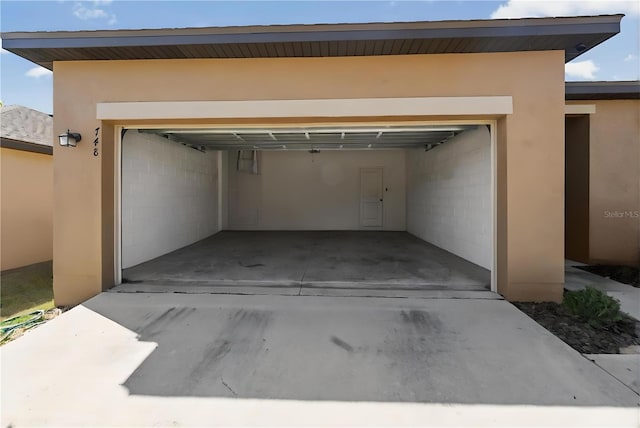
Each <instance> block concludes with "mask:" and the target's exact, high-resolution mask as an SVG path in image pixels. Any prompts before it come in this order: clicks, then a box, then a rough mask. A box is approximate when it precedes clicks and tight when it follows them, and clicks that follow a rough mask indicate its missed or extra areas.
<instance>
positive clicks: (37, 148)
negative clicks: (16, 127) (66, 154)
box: [0, 137, 53, 155]
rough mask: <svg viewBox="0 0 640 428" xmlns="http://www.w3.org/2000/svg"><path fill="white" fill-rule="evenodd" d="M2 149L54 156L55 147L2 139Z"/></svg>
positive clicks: (0, 142)
mask: <svg viewBox="0 0 640 428" xmlns="http://www.w3.org/2000/svg"><path fill="white" fill-rule="evenodd" d="M0 147H4V148H7V149H14V150H22V151H23V152H32V153H42V154H45V155H53V147H52V146H46V145H44V144H36V143H29V142H27V141H20V140H14V139H11V138H5V137H0Z"/></svg>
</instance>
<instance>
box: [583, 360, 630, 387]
mask: <svg viewBox="0 0 640 428" xmlns="http://www.w3.org/2000/svg"><path fill="white" fill-rule="evenodd" d="M585 357H587V358H588V359H590V360H591V361H593V362H594V363H596V364H597V365H598V366H600V367H602V368H603V369H604V370H605V371H606V372H607V373H609V374H610V375H611V376H613V377H615V378H616V379H618V380H619V381H620V382H622V383H624V384H625V385H627V386H628V387H629V388H631V389H632V390H634V391H635V392H636V394H640V355H637V354H635V355H634V354H627V355H622V354H587V355H585Z"/></svg>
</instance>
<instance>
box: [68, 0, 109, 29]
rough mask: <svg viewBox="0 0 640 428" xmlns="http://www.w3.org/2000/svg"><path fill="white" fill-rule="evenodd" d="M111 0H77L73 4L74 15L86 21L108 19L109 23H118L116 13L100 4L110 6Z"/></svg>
mask: <svg viewBox="0 0 640 428" xmlns="http://www.w3.org/2000/svg"><path fill="white" fill-rule="evenodd" d="M109 4H111V0H93V1H91V2H80V1H77V2H75V3H74V5H73V15H74V16H75V17H76V18H79V19H82V20H83V21H86V20H88V19H106V20H107V23H108V24H109V25H113V24H115V23H116V21H117V19H116V15H115V13H111V12H109V11H107V10H106V9H105V8H102V7H100V6H108V5H109Z"/></svg>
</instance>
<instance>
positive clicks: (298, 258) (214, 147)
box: [118, 122, 494, 296]
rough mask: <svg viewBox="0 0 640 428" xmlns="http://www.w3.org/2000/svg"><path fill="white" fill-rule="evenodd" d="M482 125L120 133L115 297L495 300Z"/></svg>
mask: <svg viewBox="0 0 640 428" xmlns="http://www.w3.org/2000/svg"><path fill="white" fill-rule="evenodd" d="M490 125H491V124H490V122H487V123H444V124H443V123H424V124H420V125H416V124H411V125H388V124H385V125H380V124H366V125H365V124H358V125H349V126H346V125H341V126H335V125H332V126H296V127H291V126H288V127H277V126H275V127H269V128H265V127H260V128H256V127H239V126H236V127H228V126H216V127H202V126H200V127H189V126H183V127H169V126H162V125H155V126H153V127H145V128H142V127H140V128H126V129H125V130H124V132H122V138H121V140H120V156H119V157H120V177H121V183H120V189H121V190H120V212H121V216H120V234H121V235H120V236H121V240H120V245H121V247H120V248H121V253H120V254H121V269H122V270H121V275H122V276H121V281H122V283H123V284H122V285H121V286H120V287H119V288H118V289H119V290H125V291H142V290H152V291H159V290H171V291H179V292H189V291H197V292H202V291H203V290H206V291H207V292H214V293H215V292H220V293H278V294H322V295H324V294H329V295H377V296H386V295H393V296H397V295H407V296H413V295H433V294H434V293H435V294H437V293H440V294H442V293H449V294H448V295H451V293H453V295H455V294H456V293H458V294H460V293H468V292H478V291H484V292H486V291H487V290H494V288H493V287H492V275H491V271H492V266H493V232H492V231H493V214H492V212H493V211H492V210H493V204H492V183H493V179H492V136H491V126H490Z"/></svg>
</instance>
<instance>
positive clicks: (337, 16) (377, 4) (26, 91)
mask: <svg viewBox="0 0 640 428" xmlns="http://www.w3.org/2000/svg"><path fill="white" fill-rule="evenodd" d="M608 13H624V14H626V15H627V16H626V17H625V18H624V19H623V21H622V31H621V33H620V34H618V35H617V36H615V37H614V38H613V39H611V40H609V41H607V42H606V43H604V44H602V45H600V46H598V47H596V48H595V49H593V50H591V51H589V52H587V53H586V54H584V55H582V56H581V57H579V58H578V59H576V60H574V61H573V62H572V63H570V64H568V65H567V67H566V70H565V71H566V78H567V80H638V79H639V78H640V64H639V59H638V57H639V55H640V45H639V43H640V30H639V27H640V1H617V0H610V1H607V0H581V1H580V0H578V1H575V0H568V1H560V0H555V1H544V0H543V1H536V0H504V1H401V0H397V1H350V2H346V1H253V2H244V1H151V0H149V1H125V0H91V1H74V0H52V1H26V0H22V1H8V0H2V1H1V2H0V28H1V30H2V32H9V31H54V30H99V29H130V28H166V27H203V26H227V25H252V24H312V23H338V22H380V21H384V22H389V21H421V20H447V19H489V18H519V17H528V16H572V15H597V14H608ZM0 99H1V100H2V101H3V103H4V104H5V105H9V104H21V105H25V106H28V107H31V108H34V109H36V110H40V111H44V112H47V113H52V109H53V108H52V76H51V73H50V72H48V71H47V70H44V69H42V68H41V67H37V66H36V65H35V64H32V63H30V62H29V61H26V60H24V59H22V58H20V57H18V56H15V55H13V54H11V53H9V52H6V51H2V53H1V54H0Z"/></svg>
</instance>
